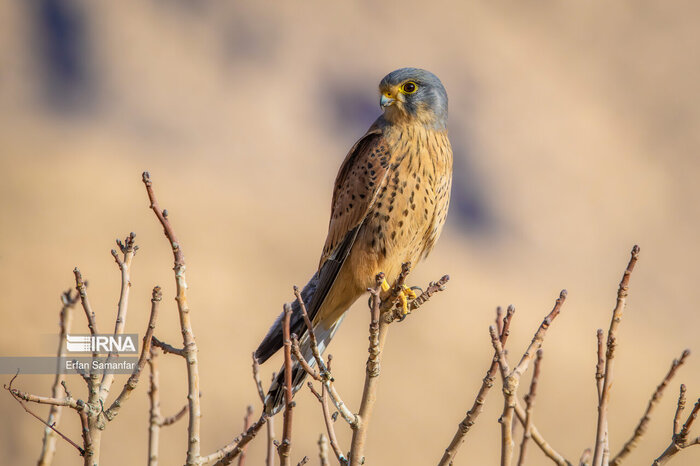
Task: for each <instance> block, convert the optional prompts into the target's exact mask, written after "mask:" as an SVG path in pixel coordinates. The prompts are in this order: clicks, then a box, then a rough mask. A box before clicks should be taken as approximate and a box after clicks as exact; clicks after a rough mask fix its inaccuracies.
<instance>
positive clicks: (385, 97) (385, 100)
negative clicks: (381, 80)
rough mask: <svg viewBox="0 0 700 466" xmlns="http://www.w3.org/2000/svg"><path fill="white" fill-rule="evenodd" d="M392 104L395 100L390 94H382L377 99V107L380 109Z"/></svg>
mask: <svg viewBox="0 0 700 466" xmlns="http://www.w3.org/2000/svg"><path fill="white" fill-rule="evenodd" d="M394 102H396V99H394V98H393V97H391V94H389V93H388V92H385V93H383V94H382V96H381V97H380V98H379V105H380V106H381V107H382V108H387V107H389V106H390V105H393V104H394Z"/></svg>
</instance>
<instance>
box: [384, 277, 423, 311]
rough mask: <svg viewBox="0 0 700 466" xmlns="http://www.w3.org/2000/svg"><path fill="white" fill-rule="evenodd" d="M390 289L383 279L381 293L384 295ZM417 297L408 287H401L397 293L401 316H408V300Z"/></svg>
mask: <svg viewBox="0 0 700 466" xmlns="http://www.w3.org/2000/svg"><path fill="white" fill-rule="evenodd" d="M390 289H391V286H390V285H389V283H388V282H387V281H386V279H384V281H382V291H384V292H385V293H386V292H387V291H389V290H390ZM417 297H418V295H417V294H416V292H415V291H413V290H412V289H411V288H410V287H408V286H406V285H403V287H402V288H401V291H400V292H399V302H400V303H401V315H402V316H405V315H407V314H408V302H409V301H410V300H413V299H416V298H417Z"/></svg>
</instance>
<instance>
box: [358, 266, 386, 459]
mask: <svg viewBox="0 0 700 466" xmlns="http://www.w3.org/2000/svg"><path fill="white" fill-rule="evenodd" d="M383 281H384V274H382V273H380V274H379V275H377V277H376V285H375V287H374V288H370V289H369V290H368V291H369V292H370V294H371V301H372V305H371V307H370V316H371V317H370V324H369V357H368V358H367V366H366V370H365V386H364V390H363V391H362V401H361V402H360V411H359V412H358V413H357V415H356V416H355V418H356V419H357V423H356V424H355V426H354V427H353V432H352V442H351V444H350V455H349V456H350V458H349V459H350V465H351V466H356V465H360V464H364V461H365V460H364V456H365V455H364V451H365V446H366V441H367V432H368V427H369V422H370V418H371V416H372V411H373V409H374V404H375V403H376V400H377V387H378V379H379V373H380V369H381V368H380V362H381V353H382V350H383V349H384V344H385V342H386V335H387V330H388V326H389V323H388V322H387V321H386V320H385V319H380V318H379V316H380V307H381V299H380V298H379V292H380V290H381V289H382V288H381V284H382V282H383Z"/></svg>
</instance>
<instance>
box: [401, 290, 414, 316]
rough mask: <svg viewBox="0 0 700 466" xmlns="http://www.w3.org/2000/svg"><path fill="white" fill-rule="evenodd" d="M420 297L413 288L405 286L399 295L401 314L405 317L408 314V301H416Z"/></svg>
mask: <svg viewBox="0 0 700 466" xmlns="http://www.w3.org/2000/svg"><path fill="white" fill-rule="evenodd" d="M417 297H418V295H417V294H416V292H415V291H413V290H412V289H411V288H409V287H407V286H406V285H403V288H402V290H401V292H400V293H399V302H400V303H401V311H402V312H401V313H402V314H403V315H404V316H405V315H406V314H408V300H409V299H416V298H417Z"/></svg>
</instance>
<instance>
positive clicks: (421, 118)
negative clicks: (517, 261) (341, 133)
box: [255, 68, 452, 415]
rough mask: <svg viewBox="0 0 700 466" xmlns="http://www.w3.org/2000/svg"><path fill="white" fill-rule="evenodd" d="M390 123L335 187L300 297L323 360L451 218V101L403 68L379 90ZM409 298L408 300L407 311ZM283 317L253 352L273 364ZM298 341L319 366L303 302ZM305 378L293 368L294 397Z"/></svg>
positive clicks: (361, 146)
mask: <svg viewBox="0 0 700 466" xmlns="http://www.w3.org/2000/svg"><path fill="white" fill-rule="evenodd" d="M379 93H380V100H379V103H380V105H381V108H382V109H383V114H382V115H380V116H379V118H377V120H376V121H375V122H374V124H372V126H371V127H370V128H369V130H368V131H367V133H365V135H364V136H362V137H361V138H360V139H359V140H358V141H357V142H356V143H355V145H354V146H353V147H352V149H350V152H349V153H348V155H347V156H346V157H345V160H344V161H343V164H342V165H341V166H340V170H339V171H338V175H337V177H336V180H335V186H334V188H333V201H332V203H331V218H330V222H329V225H328V236H327V238H326V244H325V245H324V246H323V252H322V254H321V260H320V263H319V266H318V271H317V272H316V273H315V274H314V276H313V277H312V278H311V280H309V283H308V284H307V285H306V286H305V287H304V289H303V290H302V293H301V295H302V299H303V300H304V303H305V306H306V308H307V311H308V314H309V318H310V319H311V321H312V323H313V326H314V333H315V335H316V338H317V340H318V346H319V350H320V351H324V350H325V349H326V348H327V347H328V343H329V342H330V340H331V338H333V335H334V334H335V332H336V331H337V330H338V327H339V326H340V323H341V322H342V320H343V316H344V315H345V312H346V311H347V310H348V308H349V307H350V306H351V305H352V304H353V303H354V302H355V301H356V300H357V299H358V298H359V297H360V296H362V294H363V293H365V292H366V290H367V288H369V287H372V286H374V280H375V276H376V275H377V274H378V273H379V272H384V273H385V277H386V280H385V283H384V285H385V291H386V290H387V289H388V288H389V283H394V282H395V281H396V279H397V278H398V275H399V273H400V272H401V264H403V263H405V262H410V263H411V264H413V265H414V264H417V263H418V262H419V261H420V260H422V259H423V258H425V257H426V256H427V255H428V254H429V253H430V251H431V250H432V249H433V247H434V246H435V242H436V241H437V239H438V237H439V236H440V233H441V231H442V227H443V225H444V223H445V218H446V216H447V208H448V205H449V202H450V187H451V184H452V148H451V146H450V141H449V139H448V138H447V93H446V91H445V88H444V87H443V85H442V83H441V82H440V80H439V79H438V78H437V76H435V75H434V74H432V73H430V72H428V71H425V70H421V69H417V68H402V69H399V70H396V71H393V72H391V73H389V74H388V75H386V76H385V77H384V79H382V81H381V82H380V84H379ZM412 297H415V294H413V295H412V292H411V290H410V289H406V290H405V293H404V296H403V297H402V303H403V306H404V312H406V309H407V308H406V302H407V298H412ZM283 316H284V313H283V314H282V315H280V317H278V318H277V320H276V321H275V323H274V325H273V326H272V327H271V328H270V330H269V332H268V333H267V335H266V336H265V338H264V339H263V341H262V343H260V346H259V347H258V349H257V351H256V352H255V357H256V358H257V359H258V361H259V362H261V363H262V362H265V361H266V360H267V359H268V358H270V356H272V355H273V354H274V353H275V352H276V351H277V350H279V349H280V348H281V347H282V322H283ZM291 332H292V333H296V334H297V335H299V336H300V346H301V350H302V354H303V355H304V357H305V358H306V360H307V361H308V362H309V364H311V365H313V364H314V363H315V361H314V358H313V356H312V354H311V349H310V347H309V338H308V334H307V333H308V332H307V330H306V326H305V324H304V321H303V319H302V317H301V309H300V307H299V305H298V303H296V302H295V303H293V313H292V317H291ZM305 375H306V374H305V372H304V370H303V369H302V368H301V367H300V366H299V365H298V363H295V366H294V368H293V374H292V377H293V384H294V392H296V391H297V390H298V389H299V388H300V387H301V385H302V382H303V380H304V377H305ZM283 386H284V367H283V368H282V369H281V370H280V372H279V373H278V375H277V379H276V381H275V382H273V384H272V386H271V387H270V391H269V392H268V394H267V396H266V398H265V411H266V412H267V413H268V414H271V415H272V414H275V413H277V412H279V411H280V409H281V408H282V406H283V403H284V396H283V392H284V390H283Z"/></svg>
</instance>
